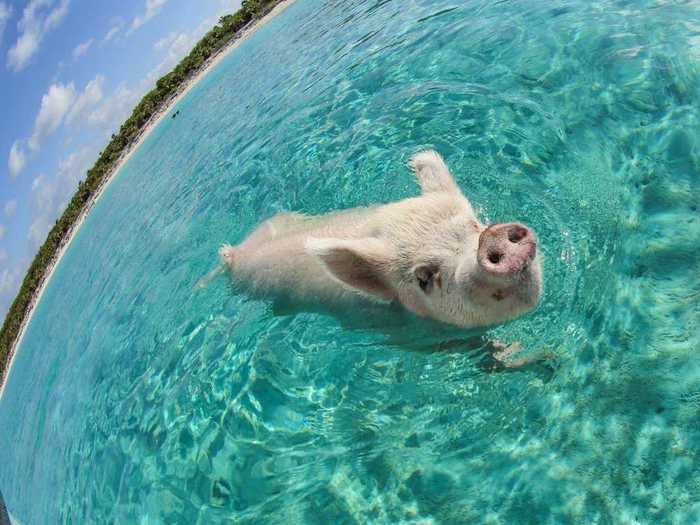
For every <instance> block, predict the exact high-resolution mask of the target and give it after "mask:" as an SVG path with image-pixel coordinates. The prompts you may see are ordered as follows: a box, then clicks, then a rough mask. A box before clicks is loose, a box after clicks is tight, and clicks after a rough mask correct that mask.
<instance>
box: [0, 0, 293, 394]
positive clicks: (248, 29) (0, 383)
mask: <svg viewBox="0 0 700 525" xmlns="http://www.w3.org/2000/svg"><path fill="white" fill-rule="evenodd" d="M294 2H295V0H282V1H281V2H280V3H278V4H277V5H275V7H273V8H272V9H271V10H270V11H269V12H268V13H267V14H266V15H265V16H263V17H262V18H260V19H259V20H256V21H254V22H252V23H250V24H248V25H246V26H245V27H244V28H243V29H241V31H240V34H237V35H236V36H234V37H233V38H232V39H231V41H230V42H229V43H228V44H226V45H225V46H224V47H222V48H221V49H220V50H219V51H218V52H217V53H216V54H215V55H213V56H211V57H210V58H209V60H207V61H206V62H205V63H204V64H202V67H201V69H200V70H199V71H198V72H197V74H196V75H194V76H193V77H192V78H190V79H189V80H187V82H185V84H184V85H183V87H182V89H181V90H179V91H178V93H177V94H176V95H175V96H174V97H172V98H171V99H170V100H168V101H167V102H166V103H165V104H163V106H162V107H161V108H160V109H159V110H158V111H157V112H156V113H155V114H154V115H153V116H152V117H151V119H150V120H149V121H148V122H147V123H146V125H145V126H144V127H143V131H141V133H140V134H139V136H138V139H137V140H136V141H135V142H134V143H133V144H132V145H131V146H129V147H128V149H127V150H126V151H125V152H124V154H123V155H122V156H121V158H120V159H119V161H118V162H117V163H116V165H115V166H114V168H113V169H112V170H111V171H110V172H109V174H108V175H106V176H105V177H104V182H103V183H102V184H101V185H100V188H99V189H98V191H97V192H96V193H95V195H94V196H93V197H92V198H91V199H90V200H89V201H88V203H87V204H86V205H85V208H84V210H83V211H82V213H81V214H80V217H79V218H78V220H77V221H76V222H75V223H74V224H73V226H72V227H71V229H70V233H69V234H68V236H67V237H66V240H65V242H64V243H63V244H62V245H61V248H60V250H59V251H58V253H57V255H56V257H54V259H53V260H52V261H51V263H50V265H49V270H48V272H47V273H46V276H45V277H44V280H43V281H42V283H41V286H40V287H39V289H38V290H37V292H36V293H35V294H34V296H33V297H32V299H31V302H30V306H29V313H28V314H27V315H26V316H25V318H24V320H23V321H22V327H21V328H20V332H19V335H18V336H17V339H15V341H14V342H13V343H12V348H11V349H10V355H9V357H8V359H7V366H6V367H5V371H4V373H3V375H2V377H0V399H2V397H3V395H4V393H5V384H6V383H7V378H8V377H9V376H10V372H11V371H12V365H13V363H14V359H15V357H16V355H17V350H18V349H19V346H20V345H21V344H22V340H23V339H24V334H25V333H26V331H27V327H28V326H29V323H30V322H31V320H32V316H33V315H34V310H35V309H36V307H37V305H38V304H39V301H40V300H41V297H42V296H43V294H44V290H45V289H46V287H47V285H48V284H49V282H50V281H51V277H53V274H54V272H55V270H56V268H57V267H58V265H59V264H60V262H61V259H62V258H63V256H64V255H65V253H66V251H67V249H68V247H69V246H70V244H71V242H72V241H73V239H74V238H75V236H76V235H77V234H78V232H79V231H80V228H81V226H82V225H83V223H84V222H85V219H86V218H87V216H88V215H89V214H90V211H92V208H93V207H94V206H95V204H96V203H97V201H99V200H100V197H102V194H103V193H104V192H105V190H106V189H107V188H108V187H109V185H110V183H111V182H112V181H113V180H114V179H115V178H116V177H117V175H118V174H119V171H120V170H121V169H122V168H123V167H124V165H125V164H126V163H127V162H129V159H131V156H132V155H133V154H134V153H135V152H136V150H138V148H139V146H141V145H142V144H143V142H144V141H145V140H146V139H147V138H148V136H149V135H150V133H151V132H152V131H153V130H154V129H155V128H156V127H157V126H158V124H160V122H161V121H162V120H163V119H164V118H166V117H167V116H168V115H169V114H170V112H171V110H172V109H173V108H174V107H175V106H176V105H177V104H178V102H180V101H181V100H182V99H183V98H184V97H185V96H186V95H187V94H188V93H189V92H190V91H191V90H192V88H194V86H196V85H197V84H198V83H199V81H200V80H202V79H203V78H204V77H205V76H206V75H207V73H209V72H210V71H211V70H212V69H214V68H215V67H216V66H217V65H218V64H219V63H220V62H221V61H222V60H223V59H224V58H226V57H227V56H228V55H229V54H230V53H231V52H232V51H234V50H235V49H236V48H238V46H240V45H241V44H242V43H243V42H245V41H246V40H247V39H248V38H249V37H250V36H251V35H253V33H255V32H256V31H257V30H258V29H260V28H261V27H263V26H264V25H265V24H267V23H268V22H269V21H270V20H272V19H273V18H275V17H276V16H277V15H279V14H280V13H282V12H283V11H284V10H285V9H287V8H288V7H289V6H290V5H292V4H293V3H294Z"/></svg>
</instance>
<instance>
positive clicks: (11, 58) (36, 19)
mask: <svg viewBox="0 0 700 525" xmlns="http://www.w3.org/2000/svg"><path fill="white" fill-rule="evenodd" d="M54 2H55V0H30V2H29V4H27V7H25V8H24V11H22V18H21V19H20V20H19V22H17V33H18V34H19V37H18V38H17V42H15V45H14V46H12V47H11V48H10V50H9V51H8V52H7V65H8V67H9V68H10V69H12V70H13V71H20V70H21V69H24V68H25V67H26V66H27V64H28V63H29V61H30V60H31V58H32V57H33V56H34V55H35V54H36V52H37V51H38V50H39V46H40V45H41V42H42V40H43V39H44V37H45V36H46V34H47V33H48V32H50V31H52V30H53V29H55V28H56V27H58V25H59V24H60V23H61V21H62V20H63V19H64V18H65V16H66V14H68V6H69V3H70V0H59V4H58V5H57V6H55V7H54ZM52 8H53V9H52Z"/></svg>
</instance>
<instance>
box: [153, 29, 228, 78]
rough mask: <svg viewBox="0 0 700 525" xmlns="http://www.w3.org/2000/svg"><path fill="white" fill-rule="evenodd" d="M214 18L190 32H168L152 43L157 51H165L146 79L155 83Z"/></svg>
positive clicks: (195, 40)
mask: <svg viewBox="0 0 700 525" xmlns="http://www.w3.org/2000/svg"><path fill="white" fill-rule="evenodd" d="M215 22H216V20H215V19H211V18H210V19H207V20H204V21H203V22H202V23H201V24H199V25H198V26H197V27H196V28H195V29H194V30H193V31H191V32H190V33H170V34H169V35H167V36H165V37H163V38H161V39H160V40H158V41H156V42H155V44H153V49H154V50H155V51H157V52H162V51H165V56H164V57H163V59H162V60H161V62H160V63H159V64H158V65H157V66H156V67H155V68H153V69H152V70H151V71H150V72H149V73H148V76H147V81H148V82H149V83H151V84H153V83H155V82H156V81H157V80H158V79H159V78H160V77H162V76H163V75H164V74H166V73H168V72H169V71H171V70H172V69H173V68H174V67H175V66H176V65H177V64H178V63H179V62H180V60H182V59H183V58H184V57H185V56H186V55H187V53H189V52H190V51H191V50H192V48H193V47H194V45H195V44H196V43H197V42H198V41H199V40H200V39H201V38H202V37H203V36H204V35H205V34H206V32H207V31H209V30H210V29H211V27H212V26H213V25H214V24H215Z"/></svg>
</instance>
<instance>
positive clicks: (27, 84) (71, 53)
mask: <svg viewBox="0 0 700 525" xmlns="http://www.w3.org/2000/svg"><path fill="white" fill-rule="evenodd" d="M240 3H241V2H240V0H196V1H193V0H112V1H100V2H96V1H95V0H29V1H20V0H0V104H1V105H2V106H1V107H2V112H0V115H1V118H0V319H1V318H2V317H4V315H5V313H6V311H7V309H8V308H9V306H10V304H11V302H12V300H13V299H14V297H15V294H16V293H17V290H18V289H19V285H20V283H21V281H22V279H23V277H24V272H25V270H26V268H27V267H28V266H29V263H30V262H31V260H32V258H33V257H34V254H35V253H36V251H37V249H38V248H39V246H41V244H42V243H43V241H44V240H45V238H46V234H47V233H48V230H49V228H50V226H51V225H52V224H53V223H54V221H55V220H56V218H57V217H58V216H59V215H60V213H61V211H62V210H63V208H64V207H65V205H66V203H67V202H68V200H69V199H70V197H71V196H72V194H73V192H74V190H75V188H76V186H77V184H78V181H79V180H80V179H83V178H84V177H85V172H86V171H87V169H88V168H90V167H91V166H92V164H93V163H94V161H95V160H96V159H97V156H98V153H99V152H100V151H101V150H102V148H103V147H104V146H105V144H106V143H107V140H108V138H109V136H110V135H111V134H112V133H114V132H115V131H116V130H118V129H119V126H120V125H121V123H122V122H123V121H124V120H125V119H126V118H127V117H128V116H129V114H130V113H131V110H132V109H133V107H134V106H135V105H136V103H138V101H139V100H140V99H141V97H142V96H143V95H144V94H145V93H146V92H147V91H148V90H149V89H151V88H152V87H153V86H154V85H155V82H156V80H157V79H158V78H159V77H160V76H162V75H163V74H165V73H167V72H168V71H169V70H170V69H172V67H173V66H174V65H175V64H177V62H178V61H179V60H180V59H181V58H182V57H183V56H185V55H186V54H187V52H188V51H189V50H190V49H191V47H192V46H193V45H194V43H195V42H196V41H197V40H198V39H199V38H200V37H201V36H202V35H203V34H204V33H206V31H208V30H209V29H210V28H211V27H212V26H213V25H214V24H215V23H216V22H217V20H218V19H219V17H220V16H221V15H223V14H226V13H230V12H234V11H236V10H237V9H238V8H239V7H240Z"/></svg>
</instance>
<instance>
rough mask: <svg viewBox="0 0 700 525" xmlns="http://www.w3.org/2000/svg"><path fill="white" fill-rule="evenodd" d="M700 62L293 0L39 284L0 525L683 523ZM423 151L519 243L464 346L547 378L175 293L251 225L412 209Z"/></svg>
mask: <svg viewBox="0 0 700 525" xmlns="http://www.w3.org/2000/svg"><path fill="white" fill-rule="evenodd" d="M699 61H700V12H699V11H698V8H697V7H694V6H692V5H691V4H683V3H680V2H678V3H675V2H641V1H634V2H633V1H629V2H612V1H605V2H596V3H592V2H588V1H571V2H564V3H562V4H560V5H559V6H558V7H556V8H552V7H551V6H550V5H549V3H545V2H500V3H495V2H468V3H459V2H453V3H451V2H445V1H425V2H417V1H411V2H398V1H393V2H391V1H389V2H386V1H385V2H379V3H377V2H374V1H350V2H349V1H335V2H331V1H329V2H315V1H311V0H299V2H298V3H297V4H295V5H294V6H292V7H291V8H290V9H289V10H288V11H286V12H285V13H284V14H283V15H281V16H280V17H278V18H277V19H276V20H274V21H273V22H272V23H270V24H269V25H268V26H266V27H264V28H263V29H261V30H260V31H259V32H258V33H256V35H255V36H254V37H253V38H251V39H250V40H249V41H248V42H246V43H245V44H244V45H242V46H241V48H240V49H239V50H238V51H237V52H235V53H234V54H232V55H230V56H229V57H228V58H227V59H226V60H225V61H224V62H223V63H222V64H221V65H220V66H219V67H218V68H217V69H216V70H215V71H214V72H212V74H210V75H209V76H208V77H207V78H206V79H205V80H203V81H202V82H201V83H200V85H198V86H197V88H196V89H194V90H193V91H192V93H191V94H190V95H189V96H188V97H187V98H186V99H184V100H183V101H182V102H181V103H180V105H179V109H181V113H180V116H179V117H178V118H177V119H176V120H170V119H166V120H165V121H164V123H163V124H162V125H161V126H160V127H159V128H158V129H157V130H156V131H155V132H154V133H153V135H152V136H151V137H150V138H149V139H148V140H147V141H146V142H145V143H144V145H143V146H142V147H141V148H140V149H139V151H138V152H137V153H136V154H135V156H134V157H133V158H132V160H131V161H130V163H129V164H128V165H127V166H126V167H125V168H124V170H123V171H122V173H121V174H120V176H119V178H118V179H117V180H116V181H115V182H114V183H113V184H112V186H111V187H110V188H109V190H108V191H107V193H106V195H105V196H104V198H103V199H102V200H101V202H100V203H99V204H98V206H97V207H96V208H95V210H94V211H93V213H92V214H91V216H90V217H89V219H88V220H87V222H86V224H85V226H84V227H83V229H82V230H81V232H80V233H79V235H78V236H77V238H76V240H75V242H74V244H73V245H72V247H71V249H70V250H69V251H68V253H67V254H66V257H65V259H64V261H63V262H62V264H61V266H60V267H59V268H58V270H57V272H56V274H55V277H54V279H53V280H52V282H51V285H50V286H49V287H48V289H47V291H46V294H45V296H44V298H43V300H42V302H41V304H40V305H39V307H38V309H37V311H36V314H35V316H34V318H33V320H32V323H31V325H30V327H29V330H28V332H27V335H26V337H25V339H24V342H23V345H22V347H21V349H20V353H19V355H18V357H17V360H16V363H15V367H14V369H13V372H12V375H11V377H10V380H9V384H8V387H7V390H6V393H5V396H4V397H3V399H2V400H1V401H0V428H2V432H1V433H0V489H1V490H2V491H3V494H4V496H5V499H6V501H7V504H8V507H9V508H10V510H11V511H13V513H14V514H15V515H16V516H17V517H18V518H19V519H20V520H21V522H22V523H25V524H34V523H37V524H42V523H56V522H62V523H232V522H236V523H250V524H253V523H255V524H260V523H286V524H289V523H401V522H403V523H508V524H511V523H538V524H539V523H680V524H685V523H688V524H690V523H697V522H698V521H700V481H699V480H700V477H698V469H699V468H700V457H699V453H700V426H698V418H699V416H700V364H699V361H698V358H697V351H698V349H699V347H700V271H699V269H700V215H699V213H698V208H699V207H700V192H698V187H699V183H700V144H699V143H698V140H699V137H700V134H699V132H700V124H699V116H700V115H699V111H700V110H699V109H698V107H700V91H699V89H700V84H699V73H700V71H699ZM423 147H435V148H437V149H438V150H439V151H441V152H442V153H443V154H444V156H445V157H446V158H447V160H448V163H449V164H450V166H451V168H452V170H453V171H454V173H455V174H456V175H457V176H458V178H459V182H460V185H461V187H462V188H463V189H464V190H465V192H466V193H467V194H468V195H469V197H470V198H471V199H472V201H473V202H474V204H475V205H476V206H477V207H478V208H479V213H480V215H481V217H482V218H483V219H485V220H490V221H497V220H510V219H518V220H522V221H525V222H527V223H529V224H531V225H533V226H534V227H535V229H536V230H537V232H538V234H539V236H540V238H541V240H542V244H543V249H544V252H545V254H546V259H545V271H546V278H547V288H546V294H545V296H544V299H543V303H542V305H541V306H540V308H539V309H538V310H537V311H536V312H535V313H533V314H531V315H529V316H527V317H525V318H523V319H520V320H518V321H516V322H513V323H510V324H508V325H506V326H503V327H499V328H497V329H494V330H491V331H489V333H488V336H489V337H492V338H499V339H502V340H506V341H515V340H519V341H521V342H522V343H523V345H524V347H525V348H526V349H527V350H528V351H538V350H542V349H547V350H549V351H551V352H553V353H554V354H555V355H556V356H557V358H556V362H555V364H554V365H553V370H549V369H546V368H544V367H533V368H530V369H526V370H523V371H519V372H515V373H500V374H497V373H487V372H486V371H485V370H484V368H483V367H482V366H480V363H479V360H480V357H479V353H478V352H474V351H461V350H462V349H461V348H452V349H451V350H450V351H443V352H429V351H415V349H407V348H404V347H402V346H401V345H395V344H389V343H388V342H387V341H386V338H385V337H384V336H383V335H382V334H380V333H378V332H375V331H371V330H368V331H362V330H345V329H343V328H342V327H341V326H340V324H339V323H338V321H337V320H335V319H333V318H330V317H324V316H321V315H315V314H304V315H299V316H295V317H275V316H274V315H273V314H272V312H271V309H270V306H269V305H268V304H267V303H265V302H260V301H252V300H249V299H247V298H245V297H244V296H241V295H237V294H236V293H235V292H234V291H233V290H232V289H231V287H230V286H229V285H228V284H227V283H226V281H225V280H223V279H222V280H218V281H215V282H214V283H213V284H212V285H211V286H210V287H209V288H208V289H207V290H206V291H205V292H203V293H199V294H193V293H192V292H191V289H192V287H193V285H194V284H195V282H196V281H197V279H198V278H199V277H201V276H202V275H203V274H204V273H206V272H207V271H208V270H209V269H210V268H211V266H212V264H213V263H214V253H215V251H216V248H217V247H218V245H219V244H220V243H221V242H224V241H231V242H236V241H238V240H241V239H242V238H243V237H244V236H245V235H246V234H247V233H248V232H249V231H250V230H251V229H252V228H253V227H254V225H255V224H256V223H257V222H259V221H260V220H261V219H263V218H266V217H269V216H271V215H272V214H274V213H275V212H277V211H279V210H296V211H304V212H309V213H317V212H324V211H327V210H331V209H336V208H339V207H350V206H356V205H364V204H369V203H373V202H378V201H390V200H394V199H398V198H402V197H406V196H410V195H413V194H415V193H416V192H417V187H416V184H415V183H414V181H413V180H412V177H411V175H410V174H409V173H408V171H407V170H406V169H405V167H404V164H405V162H406V161H407V159H408V158H409V156H410V155H411V154H412V153H413V152H415V151H416V150H418V149H420V148H423ZM413 330H415V331H416V333H418V332H420V331H421V330H422V328H421V327H411V328H410V329H409V330H407V332H408V337H409V338H410V337H411V335H412V333H413ZM453 335H454V334H451V335H450V337H452V336H453ZM446 337H447V336H446ZM436 346H437V345H436Z"/></svg>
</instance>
